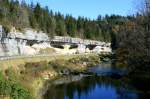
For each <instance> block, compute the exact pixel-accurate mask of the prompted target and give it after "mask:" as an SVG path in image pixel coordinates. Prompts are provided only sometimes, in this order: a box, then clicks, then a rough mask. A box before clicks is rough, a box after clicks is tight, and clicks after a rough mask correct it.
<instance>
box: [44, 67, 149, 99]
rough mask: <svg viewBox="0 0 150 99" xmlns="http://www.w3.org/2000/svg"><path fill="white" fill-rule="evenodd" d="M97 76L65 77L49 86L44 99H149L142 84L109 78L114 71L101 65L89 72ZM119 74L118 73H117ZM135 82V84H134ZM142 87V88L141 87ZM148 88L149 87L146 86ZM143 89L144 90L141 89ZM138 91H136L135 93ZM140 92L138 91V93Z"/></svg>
mask: <svg viewBox="0 0 150 99" xmlns="http://www.w3.org/2000/svg"><path fill="white" fill-rule="evenodd" d="M89 71H90V72H94V73H96V74H98V76H83V75H78V76H66V77H62V78H60V79H57V80H55V81H53V82H51V83H50V84H49V87H48V90H47V91H46V93H45V94H44V95H43V98H44V99H150V97H149V96H150V95H149V94H145V93H146V91H147V90H144V91H143V90H142V89H139V88H138V86H139V85H140V84H142V83H141V82H139V84H137V82H136V81H133V82H132V81H130V80H128V79H124V78H123V79H122V78H118V77H113V76H110V75H111V74H114V73H115V72H116V70H114V69H112V67H111V66H110V65H109V64H102V65H100V66H98V67H93V68H91V69H90V70H89ZM119 72H120V71H119ZM135 82H136V83H135ZM142 87H144V86H142ZM147 87H149V86H147ZM143 89H145V88H143ZM137 90H138V91H137ZM139 90H140V91H139Z"/></svg>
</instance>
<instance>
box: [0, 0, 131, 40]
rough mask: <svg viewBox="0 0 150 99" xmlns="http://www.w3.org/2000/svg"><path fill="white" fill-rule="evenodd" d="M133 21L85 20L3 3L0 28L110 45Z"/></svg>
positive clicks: (119, 18)
mask: <svg viewBox="0 0 150 99" xmlns="http://www.w3.org/2000/svg"><path fill="white" fill-rule="evenodd" d="M131 18H132V17H130V16H128V17H124V16H120V15H110V16H109V15H105V16H101V15H99V16H98V17H97V19H93V20H92V19H89V18H86V17H81V16H79V17H78V18H75V17H73V16H72V15H69V14H68V15H63V14H61V13H60V12H53V11H52V10H49V9H48V7H47V6H46V7H41V5H40V4H39V3H37V4H33V3H31V4H27V3H26V2H25V1H24V0H22V2H19V1H18V0H0V24H1V25H3V26H5V28H6V30H7V31H9V30H10V28H11V27H12V26H13V27H16V28H17V29H18V30H22V29H23V28H33V29H35V30H42V31H43V32H45V33H47V34H48V35H49V37H53V36H55V35H57V36H71V37H79V38H83V39H93V40H98V41H106V42H110V41H111V40H112V39H111V38H112V36H113V33H116V32H118V30H119V26H120V25H122V24H124V23H125V22H126V21H127V20H130V19H131Z"/></svg>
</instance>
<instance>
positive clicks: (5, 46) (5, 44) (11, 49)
mask: <svg viewBox="0 0 150 99" xmlns="http://www.w3.org/2000/svg"><path fill="white" fill-rule="evenodd" d="M50 41H52V42H57V43H58V44H59V42H60V44H61V42H64V43H66V44H63V45H61V46H62V47H63V49H61V48H55V47H52V46H51V45H50V44H51V42H50ZM71 44H76V46H77V47H76V48H71ZM91 44H93V45H94V44H96V45H99V46H96V47H95V48H93V49H92V50H90V49H89V48H88V47H87V45H91ZM110 45H111V44H110V43H105V42H99V41H94V40H83V39H80V38H71V37H61V36H54V38H53V39H51V40H50V39H49V37H48V35H47V34H46V33H43V32H42V31H39V32H37V31H35V30H33V29H29V28H26V29H24V30H23V31H22V32H20V31H17V30H16V29H15V28H12V29H11V31H10V33H5V31H3V27H2V26H1V25H0V57H4V56H19V55H20V56H21V55H22V56H24V55H37V54H41V53H40V52H41V50H43V49H47V50H48V49H49V50H50V48H51V49H53V50H55V51H56V52H57V53H59V54H76V53H79V54H81V53H91V52H93V53H101V52H108V53H110V52H111V48H110ZM45 52H46V51H44V53H45ZM47 52H50V51H47ZM45 54H46V53H45Z"/></svg>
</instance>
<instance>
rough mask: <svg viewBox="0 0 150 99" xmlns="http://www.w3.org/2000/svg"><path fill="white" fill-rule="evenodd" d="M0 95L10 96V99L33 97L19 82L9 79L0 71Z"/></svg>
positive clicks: (30, 98) (29, 98) (28, 98)
mask: <svg viewBox="0 0 150 99" xmlns="http://www.w3.org/2000/svg"><path fill="white" fill-rule="evenodd" d="M0 95H1V96H7V97H10V99H32V97H31V95H30V93H29V92H28V91H27V90H26V89H25V88H23V87H22V86H21V85H20V84H19V83H15V82H12V81H9V80H7V79H6V78H5V77H4V76H3V75H2V73H0ZM0 98H1V97H0Z"/></svg>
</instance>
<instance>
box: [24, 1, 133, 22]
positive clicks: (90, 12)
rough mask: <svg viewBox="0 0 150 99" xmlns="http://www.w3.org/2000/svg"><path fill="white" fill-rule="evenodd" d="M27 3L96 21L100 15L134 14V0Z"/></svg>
mask: <svg viewBox="0 0 150 99" xmlns="http://www.w3.org/2000/svg"><path fill="white" fill-rule="evenodd" d="M25 1H26V2H27V3H30V2H33V3H36V2H39V3H40V4H41V6H42V7H44V6H48V7H49V9H51V10H53V11H54V12H58V11H59V12H61V13H62V14H64V15H66V14H70V15H72V16H74V17H76V18H77V17H78V16H84V17H88V18H90V19H96V18H97V16H98V15H102V16H104V15H106V14H108V15H111V14H118V15H122V16H126V15H131V14H133V12H134V9H135V7H134V5H135V2H134V0H25Z"/></svg>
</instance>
